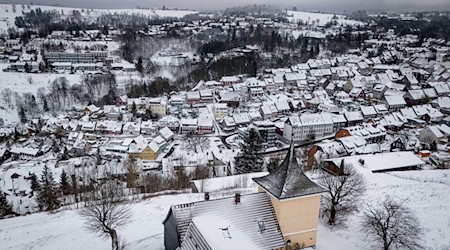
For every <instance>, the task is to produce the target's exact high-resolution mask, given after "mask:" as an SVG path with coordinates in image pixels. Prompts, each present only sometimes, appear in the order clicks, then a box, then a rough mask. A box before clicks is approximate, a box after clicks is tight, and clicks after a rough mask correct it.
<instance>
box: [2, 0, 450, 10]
mask: <svg viewBox="0 0 450 250" xmlns="http://www.w3.org/2000/svg"><path fill="white" fill-rule="evenodd" d="M2 2H4V3H16V4H28V3H30V0H6V1H2ZM32 2H33V3H34V4H42V5H58V6H65V7H79V8H136V7H137V6H140V7H159V8H161V7H163V6H166V7H172V8H180V9H192V10H200V11H201V10H219V9H225V8H229V7H239V6H244V5H252V4H267V5H273V6H277V7H279V8H283V9H284V8H287V9H291V8H292V7H297V8H298V9H301V10H319V11H339V12H343V11H357V10H368V11H428V10H450V2H449V1H448V0H428V1H419V0H396V1H389V0H340V1H335V0H315V1H307V0H278V1H276V4H274V1H273V0H228V1H218V0H216V1H214V0H212V1H211V0H210V1H207V0H184V1H180V0H151V1H149V0H147V1H145V0H129V1H125V2H124V1H121V0H35V1H32Z"/></svg>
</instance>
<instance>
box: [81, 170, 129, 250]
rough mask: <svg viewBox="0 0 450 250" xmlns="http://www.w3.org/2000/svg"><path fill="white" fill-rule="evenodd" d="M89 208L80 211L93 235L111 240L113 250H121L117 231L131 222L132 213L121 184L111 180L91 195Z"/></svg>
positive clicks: (88, 203)
mask: <svg viewBox="0 0 450 250" xmlns="http://www.w3.org/2000/svg"><path fill="white" fill-rule="evenodd" d="M90 198H91V199H90V200H89V201H87V202H86V205H87V207H86V208H84V209H82V210H81V211H80V215H81V216H82V217H83V218H84V219H85V222H86V227H87V229H89V230H90V231H92V232H93V233H96V234H98V235H100V236H103V237H110V238H111V247H112V250H118V249H121V248H122V247H123V246H121V245H120V242H119V237H118V235H117V229H118V228H120V227H121V226H124V225H125V224H126V223H128V222H129V219H130V217H131V212H130V209H129V207H128V206H127V205H126V204H124V201H125V199H124V195H123V188H122V185H121V183H118V182H117V181H116V180H113V179H111V178H109V179H108V180H107V181H106V183H105V184H103V185H101V186H100V187H99V188H97V189H96V190H94V191H93V192H92V193H91V197H90Z"/></svg>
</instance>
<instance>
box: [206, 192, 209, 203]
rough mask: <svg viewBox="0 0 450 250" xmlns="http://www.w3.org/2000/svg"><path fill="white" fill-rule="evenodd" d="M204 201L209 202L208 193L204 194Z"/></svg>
mask: <svg viewBox="0 0 450 250" xmlns="http://www.w3.org/2000/svg"><path fill="white" fill-rule="evenodd" d="M205 201H209V193H208V192H206V193H205Z"/></svg>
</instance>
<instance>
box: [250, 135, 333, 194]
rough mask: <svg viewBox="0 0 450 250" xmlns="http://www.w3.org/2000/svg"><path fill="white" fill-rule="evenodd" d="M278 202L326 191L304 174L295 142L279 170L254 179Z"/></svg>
mask: <svg viewBox="0 0 450 250" xmlns="http://www.w3.org/2000/svg"><path fill="white" fill-rule="evenodd" d="M253 180H254V181H255V182H256V183H257V184H258V185H259V186H261V187H262V188H264V189H265V190H266V191H267V192H269V193H271V194H272V195H273V196H275V197H276V198H277V199H278V200H282V199H288V198H295V197H301V196H306V195H311V194H317V193H322V192H324V191H326V190H325V189H324V188H323V187H321V186H319V185H317V184H316V183H314V182H313V181H311V180H310V179H309V178H308V177H307V176H306V175H305V173H304V172H303V169H302V167H301V166H300V165H299V164H298V162H297V157H296V155H295V147H294V140H291V145H290V147H289V150H288V152H287V154H286V157H285V158H284V160H283V162H282V163H281V164H280V166H278V168H277V169H276V170H275V171H273V172H272V173H270V174H269V175H266V176H263V177H259V178H254V179H253Z"/></svg>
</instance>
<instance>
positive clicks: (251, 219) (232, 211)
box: [163, 192, 284, 249]
mask: <svg viewBox="0 0 450 250" xmlns="http://www.w3.org/2000/svg"><path fill="white" fill-rule="evenodd" d="M171 213H173V215H174V217H175V220H176V228H177V231H178V235H179V240H181V248H180V249H196V248H193V246H196V245H197V246H199V247H200V246H201V248H199V249H212V248H211V246H213V245H215V244H216V243H217V242H207V237H204V236H205V235H204V234H208V232H202V230H201V229H200V228H199V227H198V226H199V225H196V223H195V220H196V218H198V219H200V218H202V217H205V216H209V217H217V218H220V219H221V220H225V221H227V222H228V223H229V225H227V226H229V227H230V234H231V237H233V235H232V234H233V232H236V231H239V234H240V237H244V238H245V239H246V240H248V242H247V245H248V244H251V245H252V246H255V247H256V249H278V248H281V247H283V246H284V240H283V236H282V234H281V230H280V227H279V224H278V220H277V218H276V215H275V211H274V209H273V206H272V202H271V200H270V197H269V196H268V195H267V193H265V192H261V193H254V194H248V195H242V196H241V200H240V203H239V204H236V203H235V198H234V197H231V198H225V199H218V200H210V201H200V202H193V203H187V204H180V205H175V206H172V207H171V211H169V215H170V214H171ZM169 215H168V217H169ZM167 219H168V218H166V220H165V221H164V222H163V223H165V222H166V221H167ZM258 221H263V222H264V225H265V230H264V231H262V232H261V231H260V230H259V227H258ZM197 222H198V221H197ZM214 226H215V223H213V222H212V223H211V225H210V227H211V228H210V229H211V230H217V231H219V228H213V227H214ZM235 237H237V236H236V235H235ZM197 249H198V248H197Z"/></svg>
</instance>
